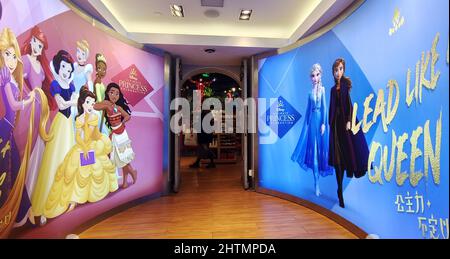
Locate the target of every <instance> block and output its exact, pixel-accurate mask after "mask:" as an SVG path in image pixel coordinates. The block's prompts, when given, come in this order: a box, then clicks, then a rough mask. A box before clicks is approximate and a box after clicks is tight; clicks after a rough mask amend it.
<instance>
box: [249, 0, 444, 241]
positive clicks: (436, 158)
mask: <svg viewBox="0 0 450 259" xmlns="http://www.w3.org/2000/svg"><path fill="white" fill-rule="evenodd" d="M448 19H449V13H448V1H439V0H432V1H426V2H425V1H420V0H414V1H410V0H397V1H365V2H364V3H363V4H362V5H361V6H359V8H357V9H356V11H354V12H353V13H352V14H351V15H350V16H349V17H347V18H346V19H345V20H343V21H342V22H341V23H339V24H338V25H336V26H335V27H334V28H332V29H331V30H330V31H328V32H326V33H324V34H323V35H321V36H320V37H318V38H316V39H314V40H313V41H311V42H307V43H305V44H303V45H301V46H299V47H297V48H294V49H292V50H289V51H287V52H284V53H282V54H279V55H273V56H270V57H263V58H260V59H259V70H258V71H259V75H258V89H259V92H258V97H259V98H277V100H278V106H276V105H274V107H277V108H278V109H279V110H280V111H282V113H280V112H279V113H278V114H277V115H278V116H277V117H276V119H273V116H272V118H270V114H271V113H270V111H269V101H267V105H266V106H260V109H259V116H258V118H259V121H258V125H259V146H258V172H257V173H258V178H257V184H258V186H259V187H260V188H263V189H268V190H270V192H271V193H272V194H273V193H279V194H280V195H279V196H282V197H283V195H284V194H286V195H288V196H291V197H292V196H293V197H298V198H300V199H301V200H306V201H308V202H311V203H313V204H316V205H318V206H319V207H321V208H322V209H325V210H328V211H330V212H332V213H334V214H337V215H339V216H340V217H342V218H344V219H345V220H347V221H349V222H351V223H353V224H354V225H356V226H357V227H359V228H360V229H362V230H363V231H365V232H366V233H373V234H377V235H378V236H380V237H381V238H448V226H449V224H448V215H449V205H448V204H449V188H448V186H449V177H448V175H449V162H448V160H447V159H446V158H447V157H448V155H449V149H448V146H449V145H448V143H449V142H448V132H449V129H448V125H449V114H448V110H449V90H448V85H449V81H448V75H449V68H448V39H449V36H448V31H449V26H448V25H449V24H448ZM280 52H281V51H280ZM428 55H429V59H428ZM339 57H342V58H344V59H345V61H346V71H345V75H346V76H348V77H350V79H351V81H352V82H353V87H352V90H351V92H350V96H351V99H352V102H353V109H354V111H355V110H357V112H356V115H357V116H356V117H357V118H358V119H359V121H361V122H362V123H363V124H362V125H361V129H360V131H361V130H362V128H363V127H364V126H365V129H364V130H365V133H364V137H365V139H366V142H367V144H368V148H369V150H370V152H371V154H372V155H371V156H369V159H368V160H367V162H368V163H369V165H371V169H369V170H368V172H367V173H366V174H365V175H364V176H363V177H361V178H348V177H345V178H344V182H343V188H344V200H345V208H341V207H339V205H338V197H337V193H336V190H337V181H336V177H335V172H334V171H333V172H332V175H328V176H323V177H322V176H321V177H319V186H320V190H321V193H322V194H321V195H320V196H319V197H317V196H316V195H315V188H314V177H313V173H312V170H310V169H308V170H305V169H303V168H301V167H300V166H299V164H298V163H297V162H294V161H293V160H291V156H292V154H293V153H294V150H295V148H296V146H297V143H298V140H299V137H300V133H301V132H302V127H303V125H304V122H305V117H306V116H305V115H306V112H305V111H306V108H307V100H308V94H309V93H310V90H311V87H312V83H311V79H310V70H311V67H312V65H313V64H315V63H319V64H320V65H321V66H322V69H323V73H322V83H323V86H324V87H325V97H326V98H325V100H326V109H325V111H326V112H327V113H328V111H329V104H330V102H329V101H330V90H331V88H332V87H333V85H334V78H333V74H332V65H333V62H334V61H335V60H336V59H337V58H339ZM433 58H434V59H433ZM416 65H417V70H416ZM409 71H410V73H409ZM421 71H422V72H421ZM408 75H410V80H409V83H410V87H409V88H407V78H408V77H407V76H408ZM421 75H422V76H421ZM433 78H435V81H434V82H433V80H432V79H433ZM394 80H395V81H394ZM430 81H431V82H430ZM389 82H396V83H397V84H398V88H395V87H394V88H393V89H394V90H393V92H392V93H393V94H392V96H393V98H392V102H391V104H392V105H391V106H389V102H390V100H389V89H390V88H389V87H388V83H389ZM416 82H417V86H418V87H417V88H416V89H417V92H414V89H415V88H414V87H415V83H416ZM394 85H395V84H394ZM367 97H369V98H368V99H367ZM370 97H372V99H370ZM396 97H398V107H397V109H395V105H394V104H395V100H396ZM383 98H384V99H383ZM377 100H378V101H379V105H378V108H379V109H378V110H379V111H381V115H379V116H378V118H377V119H375V120H374V119H373V117H374V116H373V115H374V113H375V112H376V110H377V109H376V103H377ZM365 103H366V104H367V105H366V106H367V108H366V109H364V107H365ZM383 104H386V105H383ZM271 105H273V103H271ZM356 106H357V107H358V108H357V109H356V108H355V107H356ZM263 107H264V108H263ZM393 107H394V108H393ZM370 109H372V110H370ZM383 109H384V110H383ZM388 109H389V110H391V111H395V113H394V112H392V113H387V112H386V111H387V110H388ZM364 112H365V113H366V115H367V116H364ZM272 115H273V114H272ZM389 115H392V116H391V119H392V120H391V121H390V123H389V124H387V123H386V125H385V127H383V122H382V117H383V116H387V117H388V118H389ZM365 118H366V119H365ZM371 121H373V122H374V124H373V125H371V126H370V124H369V123H370V122H371ZM327 129H329V127H328V126H327ZM354 129H355V130H356V127H355V128H354ZM393 140H394V143H393ZM325 141H326V143H327V144H328V141H329V139H328V138H326V140H325ZM378 147H380V148H378ZM382 153H383V155H382ZM383 157H385V159H383ZM361 162H363V163H364V162H365V161H361ZM327 214H328V213H327Z"/></svg>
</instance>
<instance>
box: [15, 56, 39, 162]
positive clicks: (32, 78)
mask: <svg viewBox="0 0 450 259" xmlns="http://www.w3.org/2000/svg"><path fill="white" fill-rule="evenodd" d="M22 61H23V74H24V81H26V82H27V83H28V85H29V86H31V89H34V88H41V87H42V82H43V81H44V79H45V74H44V69H43V68H42V67H41V71H40V72H39V73H36V71H35V70H34V68H33V66H32V64H31V62H30V58H29V56H28V55H24V56H22ZM23 92H24V93H23V96H27V95H28V93H29V89H27V88H26V87H24V88H23ZM41 103H42V101H41V100H40V98H39V95H36V102H35V108H34V128H35V129H39V119H40V112H41ZM30 115H31V105H30V106H28V107H26V108H25V110H23V111H21V112H20V121H19V125H18V127H17V128H16V131H15V132H14V134H15V136H16V141H17V142H16V144H17V147H18V148H19V153H20V156H21V157H22V156H23V152H24V149H25V144H26V141H27V137H26V136H27V134H28V124H30V121H29V118H30ZM37 136H38V130H34V131H33V137H32V141H33V142H32V145H31V148H32V149H33V147H34V145H35V143H36V139H37Z"/></svg>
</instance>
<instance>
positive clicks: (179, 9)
mask: <svg viewBox="0 0 450 259" xmlns="http://www.w3.org/2000/svg"><path fill="white" fill-rule="evenodd" d="M172 6H173V9H175V10H177V11H180V12H181V11H182V10H183V7H182V6H181V5H176V4H174V5H172Z"/></svg>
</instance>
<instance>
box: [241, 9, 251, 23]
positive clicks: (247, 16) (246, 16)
mask: <svg viewBox="0 0 450 259" xmlns="http://www.w3.org/2000/svg"><path fill="white" fill-rule="evenodd" d="M251 15H252V10H241V14H240V15H239V20H247V21H248V20H250V16H251Z"/></svg>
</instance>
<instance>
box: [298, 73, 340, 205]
mask: <svg viewBox="0 0 450 259" xmlns="http://www.w3.org/2000/svg"><path fill="white" fill-rule="evenodd" d="M310 77H311V81H312V89H311V91H310V92H309V93H308V104H307V107H306V111H305V121H304V123H303V128H302V131H301V134H300V138H299V140H298V143H297V146H296V148H295V151H294V153H293V154H292V157H291V159H292V160H293V161H294V162H297V163H298V164H299V165H300V167H301V168H303V169H304V170H305V171H307V170H309V169H311V170H312V172H313V176H314V187H315V192H316V196H319V195H320V194H321V193H320V188H319V175H320V176H322V177H325V176H328V175H331V174H333V168H332V167H330V166H329V165H328V134H329V133H328V122H327V120H328V118H327V113H326V101H325V87H323V86H322V67H321V66H320V65H319V64H314V65H313V66H312V68H311V73H310Z"/></svg>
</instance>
